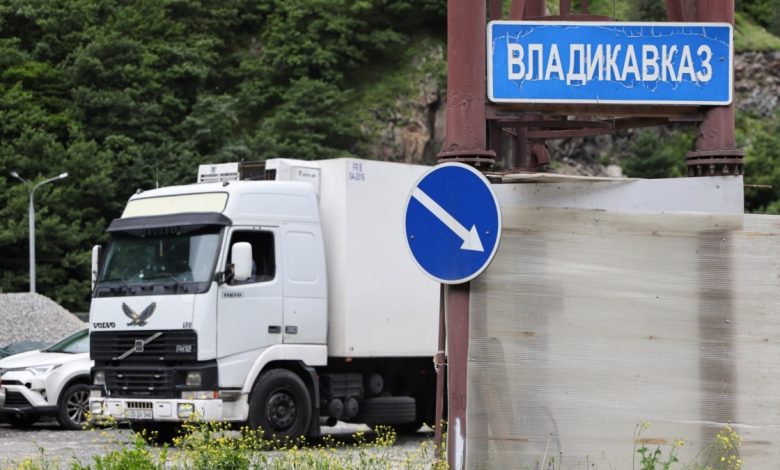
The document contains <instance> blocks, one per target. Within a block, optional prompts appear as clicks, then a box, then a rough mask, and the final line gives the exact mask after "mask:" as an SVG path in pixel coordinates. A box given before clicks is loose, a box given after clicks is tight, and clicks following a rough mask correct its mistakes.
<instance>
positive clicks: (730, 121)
mask: <svg viewBox="0 0 780 470" xmlns="http://www.w3.org/2000/svg"><path fill="white" fill-rule="evenodd" d="M695 5H696V8H695V14H696V21H702V22H725V23H731V24H732V25H733V24H734V0H696V3H695ZM681 6H682V5H681ZM688 8H689V9H690V7H688ZM743 155H744V153H743V152H741V151H739V150H737V147H736V142H735V140H734V104H733V103H732V104H730V105H729V106H715V107H712V108H710V109H708V110H707V111H706V112H705V114H704V120H703V121H702V122H701V123H700V124H699V130H698V134H697V136H696V151H694V152H688V156H687V158H686V165H687V166H688V176H721V175H741V174H742V173H743V166H742V157H743Z"/></svg>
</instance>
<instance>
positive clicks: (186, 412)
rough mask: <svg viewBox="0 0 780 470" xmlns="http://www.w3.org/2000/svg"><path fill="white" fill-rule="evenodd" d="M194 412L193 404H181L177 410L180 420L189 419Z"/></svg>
mask: <svg viewBox="0 0 780 470" xmlns="http://www.w3.org/2000/svg"><path fill="white" fill-rule="evenodd" d="M194 412H195V405H193V404H192V403H179V406H178V407H177V408H176V414H178V415H179V418H184V419H186V418H189V417H190V416H192V413H194Z"/></svg>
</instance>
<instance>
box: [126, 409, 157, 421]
mask: <svg viewBox="0 0 780 470" xmlns="http://www.w3.org/2000/svg"><path fill="white" fill-rule="evenodd" d="M126 413H127V414H126V416H127V417H128V418H130V419H152V410H126Z"/></svg>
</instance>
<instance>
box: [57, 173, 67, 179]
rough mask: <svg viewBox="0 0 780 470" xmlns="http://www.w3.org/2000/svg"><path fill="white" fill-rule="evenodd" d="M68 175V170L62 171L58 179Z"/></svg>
mask: <svg viewBox="0 0 780 470" xmlns="http://www.w3.org/2000/svg"><path fill="white" fill-rule="evenodd" d="M67 177H68V172H67V171H66V172H65V173H61V174H60V175H59V176H58V177H57V179H63V178H67Z"/></svg>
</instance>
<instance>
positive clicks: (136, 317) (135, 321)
mask: <svg viewBox="0 0 780 470" xmlns="http://www.w3.org/2000/svg"><path fill="white" fill-rule="evenodd" d="M156 306H157V303H156V302H152V303H151V304H149V306H148V307H146V308H145V309H143V311H142V312H141V313H140V314H138V313H136V312H135V310H133V309H132V308H130V307H129V306H128V305H127V304H126V303H124V302H122V311H123V312H125V315H127V318H129V319H130V320H132V321H131V322H130V323H128V324H127V326H144V325H146V319H147V318H149V317H151V316H152V314H153V313H154V308H155V307H156Z"/></svg>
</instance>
